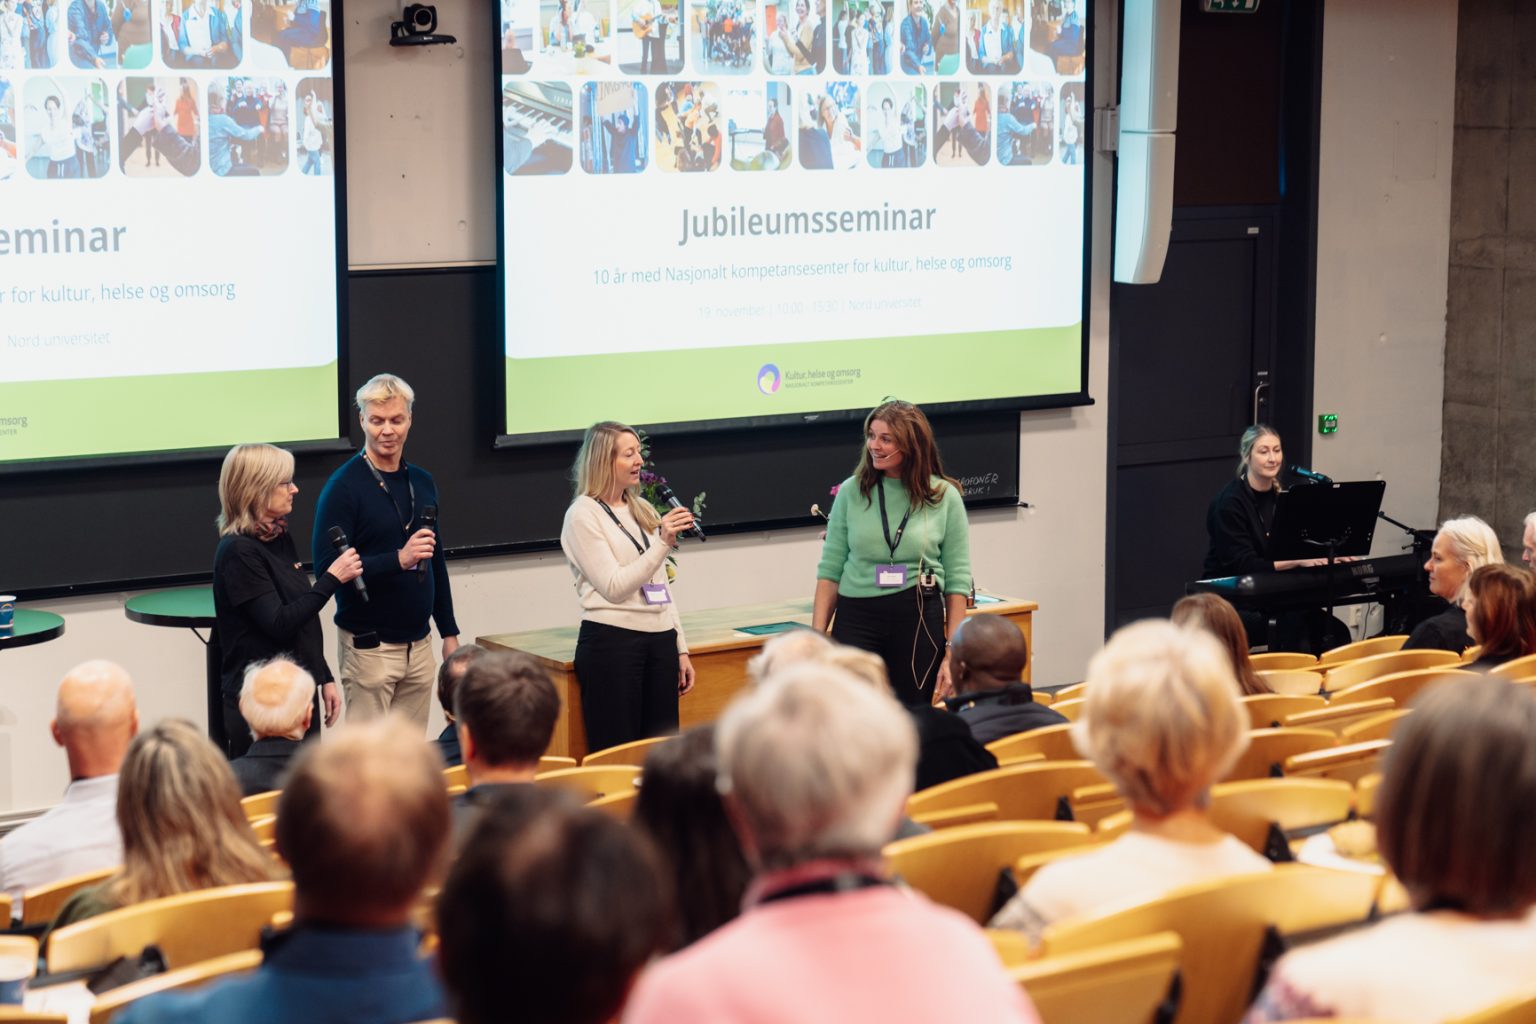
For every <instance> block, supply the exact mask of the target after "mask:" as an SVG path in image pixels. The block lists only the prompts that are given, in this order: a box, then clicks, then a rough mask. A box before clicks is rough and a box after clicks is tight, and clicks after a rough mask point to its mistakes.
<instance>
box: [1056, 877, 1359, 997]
mask: <svg viewBox="0 0 1536 1024" xmlns="http://www.w3.org/2000/svg"><path fill="white" fill-rule="evenodd" d="M1377 885H1378V879H1377V878H1375V877H1374V876H1371V875H1364V874H1357V873H1353V872H1346V871H1331V870H1328V869H1326V868H1315V867H1309V866H1306V865H1300V864H1278V865H1276V866H1275V868H1274V870H1273V871H1266V872H1262V873H1258V874H1251V875H1237V876H1234V877H1231V878H1224V879H1220V880H1217V881H1213V882H1204V883H1200V884H1198V885H1192V886H1187V887H1184V888H1181V889H1177V890H1175V891H1173V892H1171V893H1169V894H1168V895H1166V896H1164V897H1162V898H1160V899H1157V900H1153V901H1151V902H1149V903H1145V904H1142V905H1141V906H1137V907H1131V908H1129V909H1127V910H1122V911H1120V912H1118V913H1114V914H1109V915H1107V916H1104V917H1100V918H1094V919H1091V920H1078V921H1068V922H1062V923H1060V924H1057V925H1054V926H1052V927H1050V928H1047V929H1046V931H1045V935H1044V936H1043V938H1042V942H1041V949H1042V952H1043V953H1044V955H1045V956H1060V955H1063V954H1067V953H1080V952H1085V951H1088V950H1092V949H1096V948H1099V947H1102V946H1105V945H1108V944H1110V943H1114V942H1124V941H1128V940H1131V939H1138V938H1145V937H1148V936H1151V935H1156V934H1158V933H1160V932H1166V931H1172V932H1174V933H1176V934H1177V935H1178V936H1179V938H1180V939H1181V940H1182V941H1183V944H1184V949H1183V954H1182V956H1181V957H1180V960H1179V973H1180V976H1181V978H1182V981H1183V985H1182V989H1183V997H1182V1000H1181V1002H1180V1005H1179V1010H1178V1015H1177V1016H1176V1017H1175V1018H1174V1019H1175V1021H1176V1022H1178V1024H1209V1022H1213V1021H1236V1020H1239V1019H1241V1017H1242V1016H1243V1012H1244V1011H1245V1010H1246V1009H1247V1007H1248V1004H1249V1001H1250V1000H1251V998H1252V996H1253V984H1254V978H1255V972H1256V969H1257V967H1258V963H1259V953H1260V949H1261V947H1262V946H1263V944H1264V937H1265V932H1266V929H1268V928H1269V927H1271V926H1273V927H1274V928H1275V929H1276V930H1277V931H1278V932H1279V933H1280V935H1281V936H1282V937H1283V936H1286V935H1296V934H1302V933H1306V932H1311V931H1315V930H1318V929H1321V928H1327V927H1334V926H1342V925H1348V924H1353V923H1364V922H1365V921H1366V919H1367V917H1368V915H1369V914H1370V911H1371V906H1372V903H1373V901H1374V898H1375V895H1376V889H1377Z"/></svg>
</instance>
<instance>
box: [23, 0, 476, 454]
mask: <svg viewBox="0 0 1536 1024" xmlns="http://www.w3.org/2000/svg"><path fill="white" fill-rule="evenodd" d="M342 5H343V0H331V67H330V72H331V124H332V131H331V147H332V149H331V163H332V174H331V178H332V196H333V210H334V212H335V229H336V230H335V236H336V237H335V246H336V260H335V269H334V275H335V276H334V280H335V283H336V436H335V437H331V438H309V439H306V440H303V441H281V442H272V443H274V444H277V445H279V447H282V448H284V449H286V450H288V451H291V452H293V453H294V454H295V455H308V454H325V453H331V452H349V451H352V450H354V448H355V447H356V445H354V444H353V442H352V441H351V439H350V438H349V436H348V433H349V430H350V425H351V407H352V392H351V389H350V387H349V386H348V379H349V374H350V366H351V364H350V359H349V348H350V346H349V344H348V329H349V318H348V291H349V275H350V270H349V265H348V261H347V159H346V152H347V143H346V135H347V94H346V82H345V80H346V74H345V64H346V61H345V60H344V59H343V56H342V55H343V53H344V52H345V51H344V47H345V45H346V40H345V38H344V35H345V27H344V25H345V19H344V18H343V17H342V16H341V8H342ZM499 59H500V58H499V57H498V60H499ZM292 70H299V69H292ZM297 100H298V96H297V93H295V95H294V101H295V102H297ZM294 123H297V120H296V119H295V122H294ZM253 440H257V439H253ZM229 447H230V446H229V445H212V446H204V447H197V448H164V449H158V450H155V451H143V452H120V453H115V454H114V453H103V454H95V455H61V456H52V457H48V458H38V459H11V460H8V461H7V460H3V459H0V479H5V478H7V477H11V478H14V477H17V476H30V475H34V474H42V473H70V472H76V471H90V470H98V469H106V468H114V467H119V466H161V465H170V464H175V463H184V462H200V461H209V462H213V461H218V460H221V459H223V458H224V455H225V454H226V453H227V452H228V451H229Z"/></svg>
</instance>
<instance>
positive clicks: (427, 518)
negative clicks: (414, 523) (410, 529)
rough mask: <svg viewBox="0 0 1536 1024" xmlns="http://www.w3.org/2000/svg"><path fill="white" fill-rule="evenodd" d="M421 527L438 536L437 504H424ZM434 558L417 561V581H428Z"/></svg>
mask: <svg viewBox="0 0 1536 1024" xmlns="http://www.w3.org/2000/svg"><path fill="white" fill-rule="evenodd" d="M421 528H422V529H423V530H431V531H432V536H433V537H434V538H435V537H436V536H437V506H436V505H423V506H422V507H421ZM431 563H432V559H430V558H424V559H422V560H421V561H419V562H417V563H416V582H417V583H425V582H427V572H428V571H429V570H430V569H431Z"/></svg>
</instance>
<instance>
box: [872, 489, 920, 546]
mask: <svg viewBox="0 0 1536 1024" xmlns="http://www.w3.org/2000/svg"><path fill="white" fill-rule="evenodd" d="M875 492H876V493H877V494H879V495H880V531H881V532H882V533H884V534H885V543H886V546H887V547H889V548H890V549H891V560H892V561H895V560H896V549H897V548H898V547H900V546H901V535H902V534H903V533H906V532H907V520H908V519H911V518H912V504H911V498H908V499H907V514H906V515H904V516H902V517H901V523H900V524H899V525H898V526H897V527H896V539H895V540H892V539H891V521H890V520H889V519H887V518H886V517H885V483H884V481H881V482H880V483H879V484H876V485H875Z"/></svg>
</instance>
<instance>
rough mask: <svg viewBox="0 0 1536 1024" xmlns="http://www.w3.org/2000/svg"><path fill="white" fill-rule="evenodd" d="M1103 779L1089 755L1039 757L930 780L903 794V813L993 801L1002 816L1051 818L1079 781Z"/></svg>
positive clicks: (1088, 782) (1090, 782) (1082, 783)
mask: <svg viewBox="0 0 1536 1024" xmlns="http://www.w3.org/2000/svg"><path fill="white" fill-rule="evenodd" d="M1103 781H1105V779H1104V777H1103V776H1102V775H1100V774H1099V772H1098V769H1096V768H1094V766H1093V765H1092V764H1090V763H1089V762H1087V761H1037V762H1034V763H1031V764H1021V765H1013V766H1010V767H1008V768H994V769H992V770H991V771H985V772H977V773H976V774H975V775H967V776H966V777H965V778H962V779H955V780H954V781H952V782H945V783H942V784H940V785H937V786H930V787H928V788H927V789H924V790H921V791H919V792H917V793H914V794H912V796H911V797H910V798H909V799H908V800H907V813H908V814H909V815H912V816H913V817H917V816H919V815H921V814H923V813H925V812H927V811H937V810H943V809H945V808H951V807H961V806H964V805H966V804H983V803H991V804H996V805H997V816H998V818H1000V819H1001V820H1003V821H1031V820H1033V821H1049V820H1052V819H1054V818H1056V817H1057V811H1058V804H1062V805H1063V806H1064V803H1065V800H1066V798H1067V797H1069V796H1070V795H1071V793H1072V791H1073V790H1074V789H1076V788H1077V787H1078V786H1091V785H1094V784H1095V783H1099V782H1103Z"/></svg>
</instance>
